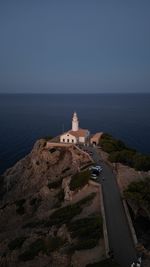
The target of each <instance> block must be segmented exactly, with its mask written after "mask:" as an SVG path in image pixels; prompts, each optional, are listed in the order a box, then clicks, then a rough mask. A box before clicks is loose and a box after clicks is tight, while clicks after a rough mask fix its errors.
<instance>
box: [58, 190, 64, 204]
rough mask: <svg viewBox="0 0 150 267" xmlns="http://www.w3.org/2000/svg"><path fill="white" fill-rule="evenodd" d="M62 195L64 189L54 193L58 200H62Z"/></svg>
mask: <svg viewBox="0 0 150 267" xmlns="http://www.w3.org/2000/svg"><path fill="white" fill-rule="evenodd" d="M64 197H65V193H64V189H61V190H60V191H59V192H58V194H57V195H56V198H57V200H58V201H59V202H62V201H64Z"/></svg>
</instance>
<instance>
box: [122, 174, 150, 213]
mask: <svg viewBox="0 0 150 267" xmlns="http://www.w3.org/2000/svg"><path fill="white" fill-rule="evenodd" d="M124 196H125V198H126V199H127V200H128V199H130V200H132V201H135V202H136V203H137V205H138V206H139V207H145V208H147V209H148V210H149V211H150V178H149V177H146V178H145V179H144V180H142V181H138V182H132V183H131V184H130V185H129V186H128V188H127V189H126V190H125V191H124Z"/></svg>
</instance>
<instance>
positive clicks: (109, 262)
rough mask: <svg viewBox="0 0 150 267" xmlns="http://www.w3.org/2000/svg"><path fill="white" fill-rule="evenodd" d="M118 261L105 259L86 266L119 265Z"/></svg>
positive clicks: (103, 266)
mask: <svg viewBox="0 0 150 267" xmlns="http://www.w3.org/2000/svg"><path fill="white" fill-rule="evenodd" d="M119 266H120V265H118V263H116V262H115V261H112V260H111V259H106V260H103V261H99V262H95V263H92V264H88V265H86V267H119Z"/></svg>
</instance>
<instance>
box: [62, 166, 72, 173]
mask: <svg viewBox="0 0 150 267" xmlns="http://www.w3.org/2000/svg"><path fill="white" fill-rule="evenodd" d="M67 171H70V167H67V168H65V169H64V170H63V171H62V173H65V172H67Z"/></svg>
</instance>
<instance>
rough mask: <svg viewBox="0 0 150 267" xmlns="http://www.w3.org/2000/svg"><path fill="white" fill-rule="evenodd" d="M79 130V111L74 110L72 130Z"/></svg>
mask: <svg viewBox="0 0 150 267" xmlns="http://www.w3.org/2000/svg"><path fill="white" fill-rule="evenodd" d="M78 130H79V120H78V117H77V113H76V112H74V113H73V117H72V131H73V132H76V131H78Z"/></svg>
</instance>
